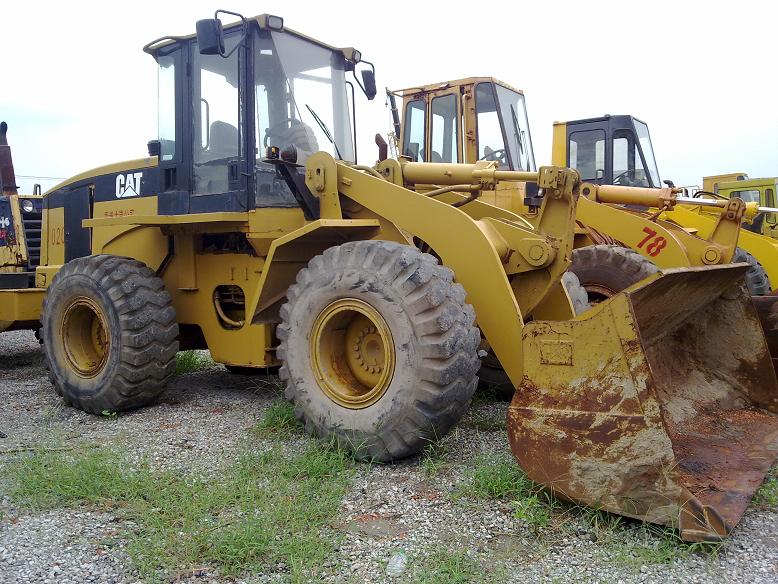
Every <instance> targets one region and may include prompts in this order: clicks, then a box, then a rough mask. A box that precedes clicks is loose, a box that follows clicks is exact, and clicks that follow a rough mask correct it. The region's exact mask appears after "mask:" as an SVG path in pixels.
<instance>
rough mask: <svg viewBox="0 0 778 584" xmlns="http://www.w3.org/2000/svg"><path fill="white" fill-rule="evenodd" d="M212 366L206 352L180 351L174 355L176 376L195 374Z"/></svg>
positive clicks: (211, 361)
mask: <svg viewBox="0 0 778 584" xmlns="http://www.w3.org/2000/svg"><path fill="white" fill-rule="evenodd" d="M213 364H214V362H213V359H211V355H210V353H208V352H207V351H180V352H179V353H177V354H176V375H183V374H184V373H195V372H197V371H202V370H204V369H208V368H209V367H211V366H212V365H213Z"/></svg>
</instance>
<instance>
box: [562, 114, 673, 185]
mask: <svg viewBox="0 0 778 584" xmlns="http://www.w3.org/2000/svg"><path fill="white" fill-rule="evenodd" d="M552 157H553V161H554V164H562V165H565V166H569V167H570V168H574V169H576V170H577V171H578V172H579V173H581V179H582V180H584V181H586V182H592V183H596V184H605V185H618V186H627V187H653V188H661V187H662V182H661V180H660V178H659V171H658V170H657V165H656V158H655V157H654V149H653V146H652V145H651V135H650V134H649V131H648V126H647V125H646V124H645V123H644V122H642V121H640V120H639V119H637V118H635V117H633V116H628V115H618V116H611V115H606V116H602V117H600V118H588V119H584V120H575V121H572V122H556V123H555V124H554V150H553V153H552Z"/></svg>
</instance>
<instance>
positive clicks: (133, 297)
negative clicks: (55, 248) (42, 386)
mask: <svg viewBox="0 0 778 584" xmlns="http://www.w3.org/2000/svg"><path fill="white" fill-rule="evenodd" d="M42 313H43V327H42V329H41V330H42V333H43V335H42V336H43V339H44V343H43V348H44V354H45V359H46V365H47V368H48V369H49V378H50V379H51V381H52V383H53V384H54V388H55V390H56V392H57V393H58V394H59V395H60V396H62V398H63V399H64V400H65V402H66V403H68V404H69V405H72V406H74V407H76V408H79V409H81V410H84V411H86V412H91V413H93V414H100V413H103V412H115V411H122V410H129V409H133V408H137V407H140V406H143V405H146V404H148V403H149V402H151V401H153V400H154V399H155V398H156V397H157V396H158V395H159V394H160V393H161V392H162V391H163V389H164V387H165V384H166V383H167V381H168V379H169V378H170V376H171V375H173V373H174V371H175V356H176V353H177V351H178V340H177V337H178V324H177V323H176V313H175V309H174V308H173V307H172V306H171V299H170V294H168V293H167V292H166V291H165V289H164V284H163V283H162V280H161V279H159V278H158V277H157V276H156V275H155V274H154V272H153V271H152V270H151V269H149V268H148V267H147V266H145V265H144V264H143V263H141V262H139V261H136V260H133V259H130V258H125V257H117V256H111V255H97V256H88V257H83V258H78V259H75V260H73V261H71V262H68V263H67V264H65V265H64V266H63V267H62V269H60V271H59V272H58V273H57V275H56V276H54V279H53V281H52V283H51V286H49V289H48V291H47V292H46V297H45V299H44V302H43V310H42Z"/></svg>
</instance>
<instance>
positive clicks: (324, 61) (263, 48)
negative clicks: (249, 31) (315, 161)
mask: <svg viewBox="0 0 778 584" xmlns="http://www.w3.org/2000/svg"><path fill="white" fill-rule="evenodd" d="M257 34H258V38H257V39H256V42H255V44H254V46H255V49H254V53H255V55H254V63H255V70H254V75H255V77H254V79H255V86H256V87H255V91H256V95H255V99H256V117H257V119H256V130H257V148H258V149H259V152H258V154H259V156H260V157H261V156H263V155H264V152H265V148H267V147H268V146H277V147H278V148H280V149H281V150H282V151H283V150H284V149H285V148H288V147H289V146H294V148H295V150H296V151H297V163H298V164H305V161H306V159H307V158H308V157H309V156H310V155H311V154H313V153H314V152H317V151H319V150H324V151H326V152H329V153H330V154H332V155H333V156H335V157H336V158H339V159H342V160H350V161H353V160H354V144H353V136H352V133H351V120H350V118H349V107H348V100H347V96H346V84H345V67H344V64H345V61H344V59H343V56H342V55H341V54H340V53H336V52H334V51H331V50H329V49H327V48H325V47H322V46H319V45H317V44H314V43H312V42H309V41H306V40H304V39H301V38H299V37H297V36H295V35H293V34H289V33H283V32H275V31H274V32H272V33H271V36H270V38H268V36H267V33H266V32H264V31H259V32H258V33H257ZM317 118H318V120H317Z"/></svg>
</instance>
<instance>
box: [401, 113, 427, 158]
mask: <svg viewBox="0 0 778 584" xmlns="http://www.w3.org/2000/svg"><path fill="white" fill-rule="evenodd" d="M425 129H426V115H425V112H424V101H423V100H421V99H417V100H414V101H409V102H408V105H407V106H405V136H403V149H402V153H403V156H408V157H410V158H411V160H413V161H414V162H419V161H421V160H422V158H421V157H420V156H421V155H422V154H423V152H422V151H423V150H424V131H425Z"/></svg>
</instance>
